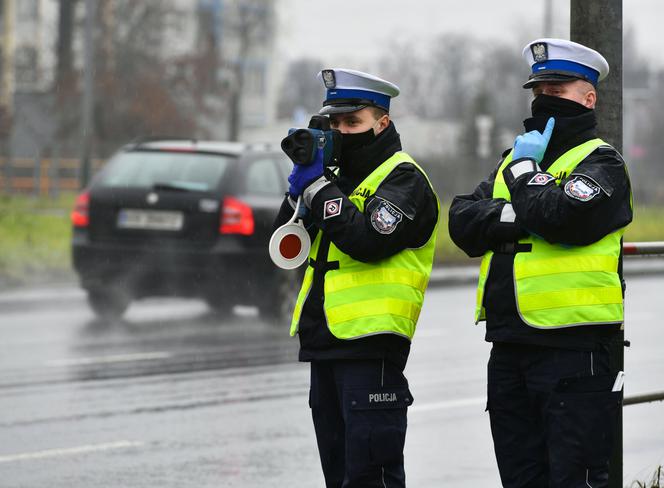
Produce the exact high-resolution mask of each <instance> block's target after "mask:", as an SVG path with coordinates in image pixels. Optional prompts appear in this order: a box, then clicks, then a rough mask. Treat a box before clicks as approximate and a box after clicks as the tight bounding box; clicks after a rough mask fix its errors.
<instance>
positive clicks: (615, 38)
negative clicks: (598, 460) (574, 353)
mask: <svg viewBox="0 0 664 488" xmlns="http://www.w3.org/2000/svg"><path fill="white" fill-rule="evenodd" d="M570 14H571V15H570V24H571V25H570V39H571V40H572V41H575V42H578V43H580V44H583V45H585V46H588V47H590V48H593V49H595V50H596V51H599V52H600V53H602V55H603V56H604V57H605V58H606V60H607V61H608V62H609V76H608V77H607V78H606V79H605V80H603V81H602V82H600V83H599V88H598V90H597V100H598V102H597V108H596V112H597V121H598V135H599V136H600V137H601V138H602V139H604V140H605V141H607V142H608V143H610V144H611V145H613V147H615V148H616V149H617V150H618V151H620V152H622V145H623V130H622V116H623V109H622V101H623V78H622V65H623V63H622V46H623V43H622V24H623V15H622V0H570ZM623 344H624V332H621V337H620V343H619V344H617V345H616V347H615V348H612V351H614V352H613V357H612V358H611V359H612V363H613V365H614V367H615V368H616V369H619V370H624V369H625V366H624V365H625V349H624V346H623ZM622 430H623V429H622V409H620V410H619V418H618V428H617V432H616V442H615V447H614V449H613V454H612V456H611V465H610V473H609V487H610V488H620V487H622V486H623V438H622Z"/></svg>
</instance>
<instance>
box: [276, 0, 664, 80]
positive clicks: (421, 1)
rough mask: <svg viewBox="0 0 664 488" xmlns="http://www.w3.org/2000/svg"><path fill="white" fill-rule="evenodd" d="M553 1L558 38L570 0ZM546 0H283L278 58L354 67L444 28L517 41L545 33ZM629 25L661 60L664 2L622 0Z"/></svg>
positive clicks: (648, 53)
mask: <svg viewBox="0 0 664 488" xmlns="http://www.w3.org/2000/svg"><path fill="white" fill-rule="evenodd" d="M552 1H553V30H552V34H553V37H563V38H569V4H570V2H569V0H552ZM544 4H545V0H454V1H452V0H335V1H320V0H279V5H280V7H279V31H280V36H279V43H278V47H277V49H278V53H277V54H278V59H281V60H289V59H295V58H301V57H311V58H315V59H320V60H322V61H323V62H324V63H326V64H328V63H329V65H336V66H344V67H349V68H351V67H353V65H354V64H358V63H361V62H362V60H366V59H367V58H370V57H372V56H375V55H376V54H379V53H383V52H385V48H384V45H385V44H386V43H388V42H389V41H390V39H396V40H410V41H413V42H415V44H416V45H417V44H422V45H426V44H427V43H430V42H431V40H432V39H434V38H435V37H436V36H438V35H440V34H443V33H467V34H470V35H472V36H473V37H475V38H477V39H498V38H501V37H502V38H504V39H505V40H506V41H507V42H510V43H514V45H515V46H519V48H516V52H515V55H520V46H522V45H525V43H526V42H528V41H529V40H532V39H534V38H537V37H542V34H543V25H544V21H543V16H544ZM623 16H624V30H625V31H627V30H628V29H633V30H634V34H635V36H636V41H637V45H638V47H639V52H641V53H642V54H643V55H644V56H645V57H646V59H648V61H649V62H651V63H652V65H653V66H657V67H663V66H664V39H662V34H661V32H662V23H663V21H664V1H663V0H623Z"/></svg>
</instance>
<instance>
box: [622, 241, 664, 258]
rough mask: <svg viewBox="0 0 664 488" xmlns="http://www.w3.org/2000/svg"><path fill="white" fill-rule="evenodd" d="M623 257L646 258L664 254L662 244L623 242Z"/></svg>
mask: <svg viewBox="0 0 664 488" xmlns="http://www.w3.org/2000/svg"><path fill="white" fill-rule="evenodd" d="M623 254H624V255H625V256H647V255H659V254H664V242H625V243H624V244H623Z"/></svg>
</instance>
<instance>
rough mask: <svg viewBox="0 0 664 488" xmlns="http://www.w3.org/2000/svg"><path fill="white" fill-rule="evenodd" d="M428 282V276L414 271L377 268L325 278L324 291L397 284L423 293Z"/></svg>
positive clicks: (330, 291) (331, 291)
mask: <svg viewBox="0 0 664 488" xmlns="http://www.w3.org/2000/svg"><path fill="white" fill-rule="evenodd" d="M428 282H429V277H428V276H426V275H424V274H422V273H418V272H416V271H409V270H405V269H385V268H377V269H370V270H367V271H360V272H357V273H353V272H348V273H344V274H336V276H333V277H332V276H331V277H329V278H326V279H325V290H326V292H329V293H333V292H336V291H341V290H345V289H347V288H354V287H356V286H363V285H375V284H397V285H407V286H411V287H413V288H415V289H417V290H419V291H421V292H424V290H425V289H426V287H427V283H428Z"/></svg>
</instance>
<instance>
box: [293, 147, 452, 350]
mask: <svg viewBox="0 0 664 488" xmlns="http://www.w3.org/2000/svg"><path fill="white" fill-rule="evenodd" d="M403 163H411V164H413V165H414V166H415V167H416V168H417V169H418V170H419V171H420V172H421V173H422V174H423V175H424V176H425V177H426V173H425V172H424V171H423V170H422V168H420V167H419V166H418V165H417V163H415V161H414V160H413V158H411V157H410V156H409V155H408V154H406V153H404V152H397V153H395V154H394V155H393V156H391V157H390V158H389V159H388V160H387V161H385V162H383V163H382V164H381V165H380V166H378V167H377V168H376V169H375V170H374V171H373V172H372V173H371V174H370V175H369V176H367V177H366V178H365V179H364V181H362V182H361V183H360V184H359V185H358V187H357V188H356V189H355V190H354V191H353V192H352V193H351V195H350V196H349V199H350V201H351V202H353V204H354V205H355V206H356V207H357V208H358V209H360V211H361V212H364V203H365V201H366V199H367V198H368V197H369V196H371V195H373V194H374V193H375V192H376V189H377V188H378V187H379V186H380V184H381V183H382V182H383V181H384V180H385V178H386V177H387V176H388V175H389V174H390V173H391V172H392V171H393V170H394V169H395V168H396V167H397V166H399V165H400V164H403ZM427 182H429V186H431V182H430V181H429V179H428V177H427ZM431 190H432V191H433V187H431ZM434 195H435V191H434ZM436 201H437V202H438V198H437V197H436ZM438 210H439V211H440V204H438ZM437 228H438V225H437V224H436V226H435V228H434V230H433V232H432V233H431V236H430V237H429V240H428V241H427V242H426V244H424V245H423V246H422V247H419V248H417V249H404V250H403V251H401V252H399V253H397V254H395V255H393V256H390V257H388V258H385V259H382V260H380V261H375V262H371V263H363V262H360V261H356V260H355V259H353V258H352V257H350V256H349V255H347V254H345V253H343V252H342V251H341V250H339V248H337V247H336V246H335V245H334V243H332V242H331V243H330V247H329V251H328V254H327V261H328V262H330V261H338V262H339V268H338V269H334V270H330V271H327V272H326V273H325V280H324V303H323V310H324V313H325V319H326V322H327V326H328V328H329V330H330V332H331V333H332V335H334V336H335V337H337V338H338V339H357V338H360V337H366V336H370V335H374V334H397V335H400V336H403V337H406V338H408V339H409V340H410V339H412V338H413V335H414V334H415V327H416V325H417V319H418V317H419V315H420V310H421V308H422V302H423V301H424V291H425V290H426V287H427V284H428V283H429V276H430V275H431V267H432V265H433V255H434V248H435V245H436V234H437V232H436V231H437ZM321 235H322V233H321V232H320V231H319V232H318V234H317V236H316V238H315V239H314V242H313V244H312V246H311V251H310V252H309V258H311V259H316V256H317V253H318V248H319V246H320V241H321ZM313 276H314V269H313V267H312V266H308V267H307V270H306V272H305V274H304V279H303V281H302V287H301V289H300V293H299V295H298V297H297V301H296V303H295V311H294V313H293V320H292V322H291V330H290V333H291V336H293V335H295V334H296V333H297V331H298V325H299V321H300V315H301V313H302V307H303V306H304V302H305V300H306V298H307V296H308V294H309V290H310V289H311V286H312V283H313Z"/></svg>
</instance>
